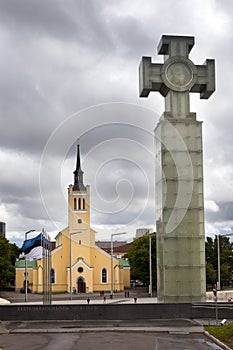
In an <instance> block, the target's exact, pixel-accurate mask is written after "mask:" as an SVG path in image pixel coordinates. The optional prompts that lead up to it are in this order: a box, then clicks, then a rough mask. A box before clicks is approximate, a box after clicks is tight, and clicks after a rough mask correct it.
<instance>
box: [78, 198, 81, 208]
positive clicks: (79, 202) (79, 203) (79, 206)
mask: <svg viewBox="0 0 233 350" xmlns="http://www.w3.org/2000/svg"><path fill="white" fill-rule="evenodd" d="M78 210H81V198H79V199H78Z"/></svg>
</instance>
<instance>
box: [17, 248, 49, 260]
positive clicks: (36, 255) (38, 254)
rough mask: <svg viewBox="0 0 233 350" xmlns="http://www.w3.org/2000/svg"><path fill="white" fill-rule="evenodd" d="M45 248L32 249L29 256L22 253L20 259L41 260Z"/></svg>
mask: <svg viewBox="0 0 233 350" xmlns="http://www.w3.org/2000/svg"><path fill="white" fill-rule="evenodd" d="M43 255H44V254H43V247H42V246H39V247H35V248H32V250H30V252H29V253H28V254H24V253H21V254H20V255H19V259H25V258H26V259H27V260H29V261H30V260H40V259H42V258H43Z"/></svg>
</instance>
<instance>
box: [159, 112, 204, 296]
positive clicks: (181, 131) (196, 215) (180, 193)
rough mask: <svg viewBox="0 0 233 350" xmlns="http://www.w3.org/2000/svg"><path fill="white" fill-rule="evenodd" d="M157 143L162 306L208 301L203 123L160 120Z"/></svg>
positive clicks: (160, 292)
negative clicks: (166, 303) (167, 303)
mask: <svg viewBox="0 0 233 350" xmlns="http://www.w3.org/2000/svg"><path fill="white" fill-rule="evenodd" d="M155 143H156V208H157V268H158V273H157V275H158V300H159V301H160V302H161V301H163V302H195V301H198V302H200V301H205V290H206V282H205V234H204V200H203V169H202V164H203V162H202V123H201V122H198V121H196V120H195V119H189V120H187V119H173V118H166V119H164V118H161V120H160V122H159V123H158V125H157V127H156V129H155Z"/></svg>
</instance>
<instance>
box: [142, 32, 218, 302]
mask: <svg viewBox="0 0 233 350" xmlns="http://www.w3.org/2000/svg"><path fill="white" fill-rule="evenodd" d="M193 45H194V37H191V36H168V35H163V36H162V38H161V40H160V42H159V45H158V54H160V55H164V63H163V64H162V63H152V62H151V57H143V58H142V61H141V64H140V67H139V80H140V81H139V83H140V84H139V85H140V97H147V96H148V95H149V93H150V92H151V91H158V92H160V94H161V95H162V96H163V97H164V98H165V112H164V113H163V115H162V116H161V118H160V120H159V122H158V124H157V126H156V128H155V150H156V231H157V280H158V282H157V290H158V301H159V302H166V303H169V302H181V303H183V302H200V301H205V293H206V279H205V231H204V198H203V156H202V122H201V121H198V120H196V114H195V113H193V112H190V103H189V94H190V92H199V93H200V98H201V99H208V98H209V97H210V96H211V94H212V93H213V92H214V91H215V61H214V60H212V59H207V60H206V62H205V63H204V64H203V65H195V64H194V63H193V62H192V61H191V60H190V59H189V57H188V55H189V53H190V51H191V49H192V47H193Z"/></svg>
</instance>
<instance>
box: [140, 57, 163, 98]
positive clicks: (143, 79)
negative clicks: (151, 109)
mask: <svg viewBox="0 0 233 350" xmlns="http://www.w3.org/2000/svg"><path fill="white" fill-rule="evenodd" d="M162 66H163V64H160V63H151V57H142V60H141V63H140V66H139V95H140V97H147V96H148V95H149V93H150V92H151V91H158V92H160V93H161V94H162V95H163V96H166V95H167V93H168V88H167V87H166V86H165V84H164V83H163V81H162V77H161V68H162Z"/></svg>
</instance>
